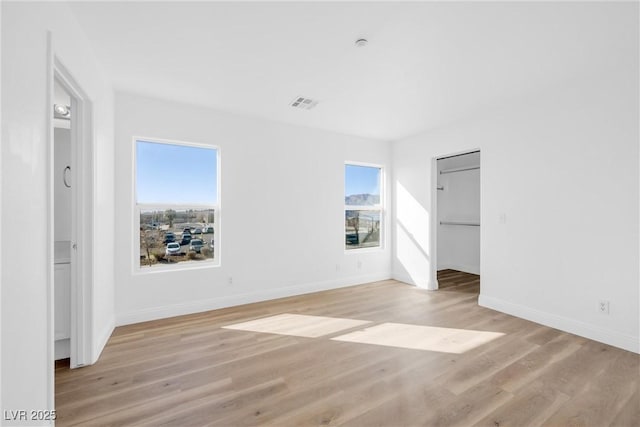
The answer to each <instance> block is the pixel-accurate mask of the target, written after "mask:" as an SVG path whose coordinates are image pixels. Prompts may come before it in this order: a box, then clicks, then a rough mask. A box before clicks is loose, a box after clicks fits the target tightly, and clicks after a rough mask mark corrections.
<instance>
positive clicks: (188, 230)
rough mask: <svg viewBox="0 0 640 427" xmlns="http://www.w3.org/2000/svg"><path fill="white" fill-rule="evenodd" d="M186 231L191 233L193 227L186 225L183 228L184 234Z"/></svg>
mask: <svg viewBox="0 0 640 427" xmlns="http://www.w3.org/2000/svg"><path fill="white" fill-rule="evenodd" d="M184 233H189V234H191V227H185V228H184V230H182V234H184Z"/></svg>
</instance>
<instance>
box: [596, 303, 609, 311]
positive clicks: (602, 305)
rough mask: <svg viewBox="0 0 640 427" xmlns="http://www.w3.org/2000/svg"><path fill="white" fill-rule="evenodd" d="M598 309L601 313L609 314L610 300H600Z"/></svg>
mask: <svg viewBox="0 0 640 427" xmlns="http://www.w3.org/2000/svg"><path fill="white" fill-rule="evenodd" d="M598 311H599V312H600V314H609V301H607V300H600V301H599V302H598Z"/></svg>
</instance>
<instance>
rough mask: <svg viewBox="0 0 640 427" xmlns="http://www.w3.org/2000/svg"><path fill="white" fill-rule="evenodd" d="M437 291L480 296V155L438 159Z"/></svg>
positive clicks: (458, 155)
mask: <svg viewBox="0 0 640 427" xmlns="http://www.w3.org/2000/svg"><path fill="white" fill-rule="evenodd" d="M436 165H437V168H436V175H437V180H436V183H437V184H436V189H435V193H436V196H435V197H436V212H437V221H436V233H435V234H436V253H437V255H436V274H437V276H436V277H437V282H438V289H440V290H446V291H456V292H466V293H474V294H479V293H480V151H479V150H474V151H470V152H464V153H458V154H452V155H448V156H443V157H438V158H437V159H436Z"/></svg>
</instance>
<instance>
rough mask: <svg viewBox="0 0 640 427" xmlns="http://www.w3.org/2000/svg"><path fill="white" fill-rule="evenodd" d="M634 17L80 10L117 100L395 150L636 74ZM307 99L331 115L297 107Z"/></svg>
mask: <svg viewBox="0 0 640 427" xmlns="http://www.w3.org/2000/svg"><path fill="white" fill-rule="evenodd" d="M623 6H624V5H623V4H620V3H618V4H611V3H609V4H606V3H550V2H541V3H482V2H471V3H468V2H466V3H458V2H429V3H417V2H411V3H380V2H376V3H365V2H357V3H335V2H334V3H308V2H303V3H292V2H287V3H267V2H259V3H220V2H216V3H213V2H194V3H186V2H175V3H174V2H141V3H124V2H122V3H119V2H105V3H96V2H86V3H85V2H76V3H72V4H71V8H72V10H73V12H74V13H75V14H76V16H77V18H78V21H79V22H80V24H81V25H82V27H83V28H84V30H85V32H86V34H87V36H88V37H89V39H90V40H91V41H92V44H93V45H94V48H95V52H96V55H97V56H98V59H99V60H100V61H101V63H102V64H103V65H104V67H105V69H106V71H107V73H108V75H109V76H110V78H111V79H112V81H113V84H114V87H115V88H116V89H118V90H123V91H130V92H136V93H142V94H147V95H151V96H154V97H160V98H166V99H171V100H176V101H180V102H186V103H190V104H197V105H205V106H209V107H213V108H217V109H220V110H225V111H230V112H236V113H241V114H246V115H250V116H257V117H263V118H266V119H271V120H276V121H280V122H286V123H293V124H298V125H303V126H310V127H314V128H320V129H326V130H331V131H335V132H340V133H346V134H353V135H360V136H365V137H370V138H376V139H387V140H394V139H399V138H401V137H404V136H408V135H412V134H415V133H418V132H420V131H423V130H426V129H428V128H432V127H435V126H438V125H442V124H443V123H446V122H450V121H453V120H456V119H459V118H460V117H462V116H465V115H468V114H473V113H474V112H475V111H477V110H480V109H483V108H487V107H488V106H491V105H495V104H497V103H499V102H501V101H502V100H504V99H508V98H512V97H517V96H521V95H524V94H527V93H529V92H532V91H535V90H538V89H539V88H541V87H547V86H549V85H551V84H553V83H554V82H558V81H565V80H566V79H571V78H572V77H574V76H576V75H580V74H584V73H586V72H589V73H597V72H601V71H602V70H604V69H605V68H611V67H619V66H626V65H628V64H625V63H624V62H625V60H626V59H625V57H624V56H623V55H622V54H621V52H624V51H625V49H628V48H629V46H624V43H628V40H632V41H633V40H634V38H633V37H629V36H628V32H629V31H633V30H635V31H636V32H637V24H635V22H636V20H637V16H636V15H637V11H636V14H634V13H629V11H630V9H629V4H627V5H626V8H625V7H623ZM625 35H626V38H625V37H624V36H625ZM360 37H365V38H367V39H368V40H369V45H368V46H367V47H365V48H357V47H355V45H354V42H355V40H356V39H358V38H360ZM636 37H637V35H636ZM622 40H627V42H623V41H622ZM627 52H628V50H627ZM298 95H303V96H306V97H310V98H315V99H317V100H318V101H319V104H318V106H317V107H315V109H313V110H310V111H305V110H298V109H295V108H292V107H290V106H289V103H290V101H291V100H292V99H293V98H294V97H296V96H298Z"/></svg>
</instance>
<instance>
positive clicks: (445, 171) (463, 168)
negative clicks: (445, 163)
mask: <svg viewBox="0 0 640 427" xmlns="http://www.w3.org/2000/svg"><path fill="white" fill-rule="evenodd" d="M475 169H480V166H465V167H462V168H452V169H443V170H441V171H440V175H443V174H445V173H454V172H464V171H471V170H475Z"/></svg>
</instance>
